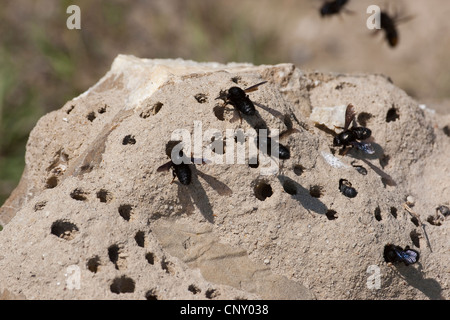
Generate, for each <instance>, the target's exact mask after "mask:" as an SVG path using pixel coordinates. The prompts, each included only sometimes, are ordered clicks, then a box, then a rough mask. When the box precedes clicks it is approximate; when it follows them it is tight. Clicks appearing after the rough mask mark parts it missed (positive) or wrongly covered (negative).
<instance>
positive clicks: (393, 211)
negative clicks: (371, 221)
mask: <svg viewBox="0 0 450 320" xmlns="http://www.w3.org/2000/svg"><path fill="white" fill-rule="evenodd" d="M391 215H392V216H393V217H394V218H395V219H397V216H398V215H397V208H396V207H391Z"/></svg>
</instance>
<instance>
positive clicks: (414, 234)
mask: <svg viewBox="0 0 450 320" xmlns="http://www.w3.org/2000/svg"><path fill="white" fill-rule="evenodd" d="M409 237H410V238H411V241H412V243H413V244H414V245H415V246H416V247H417V248H420V233H418V232H417V231H416V230H413V231H411V232H410V233H409Z"/></svg>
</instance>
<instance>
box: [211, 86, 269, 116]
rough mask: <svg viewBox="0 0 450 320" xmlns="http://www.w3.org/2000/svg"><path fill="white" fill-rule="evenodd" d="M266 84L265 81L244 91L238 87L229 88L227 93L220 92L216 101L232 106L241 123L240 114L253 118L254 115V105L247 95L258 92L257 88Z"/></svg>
mask: <svg viewBox="0 0 450 320" xmlns="http://www.w3.org/2000/svg"><path fill="white" fill-rule="evenodd" d="M266 82H267V81H263V82H260V83H257V84H255V85H253V86H251V87H248V88H247V89H244V90H242V89H241V88H239V87H231V88H230V89H228V92H221V93H220V95H219V96H218V97H217V98H216V100H217V99H222V100H224V101H225V105H226V104H231V105H233V106H234V107H235V108H236V109H237V110H238V112H239V117H240V118H241V121H242V116H241V112H242V113H243V114H245V115H247V116H253V115H254V114H255V113H256V109H255V105H254V104H253V102H252V101H251V100H250V98H249V97H248V95H247V93H249V92H252V91H255V90H258V87H259V86H260V85H262V84H264V83H266Z"/></svg>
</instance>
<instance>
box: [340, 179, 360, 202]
mask: <svg viewBox="0 0 450 320" xmlns="http://www.w3.org/2000/svg"><path fill="white" fill-rule="evenodd" d="M339 191H341V193H342V194H343V195H344V196H346V197H348V198H354V197H356V195H357V194H358V192H357V191H356V189H355V188H353V187H352V184H351V183H350V181H348V180H346V179H340V180H339Z"/></svg>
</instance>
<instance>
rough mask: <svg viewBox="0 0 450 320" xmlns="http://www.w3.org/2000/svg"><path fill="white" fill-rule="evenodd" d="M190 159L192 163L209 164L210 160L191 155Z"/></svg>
mask: <svg viewBox="0 0 450 320" xmlns="http://www.w3.org/2000/svg"><path fill="white" fill-rule="evenodd" d="M191 161H192V163H194V164H209V163H211V160H208V159H203V158H201V159H199V158H194V157H191Z"/></svg>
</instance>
